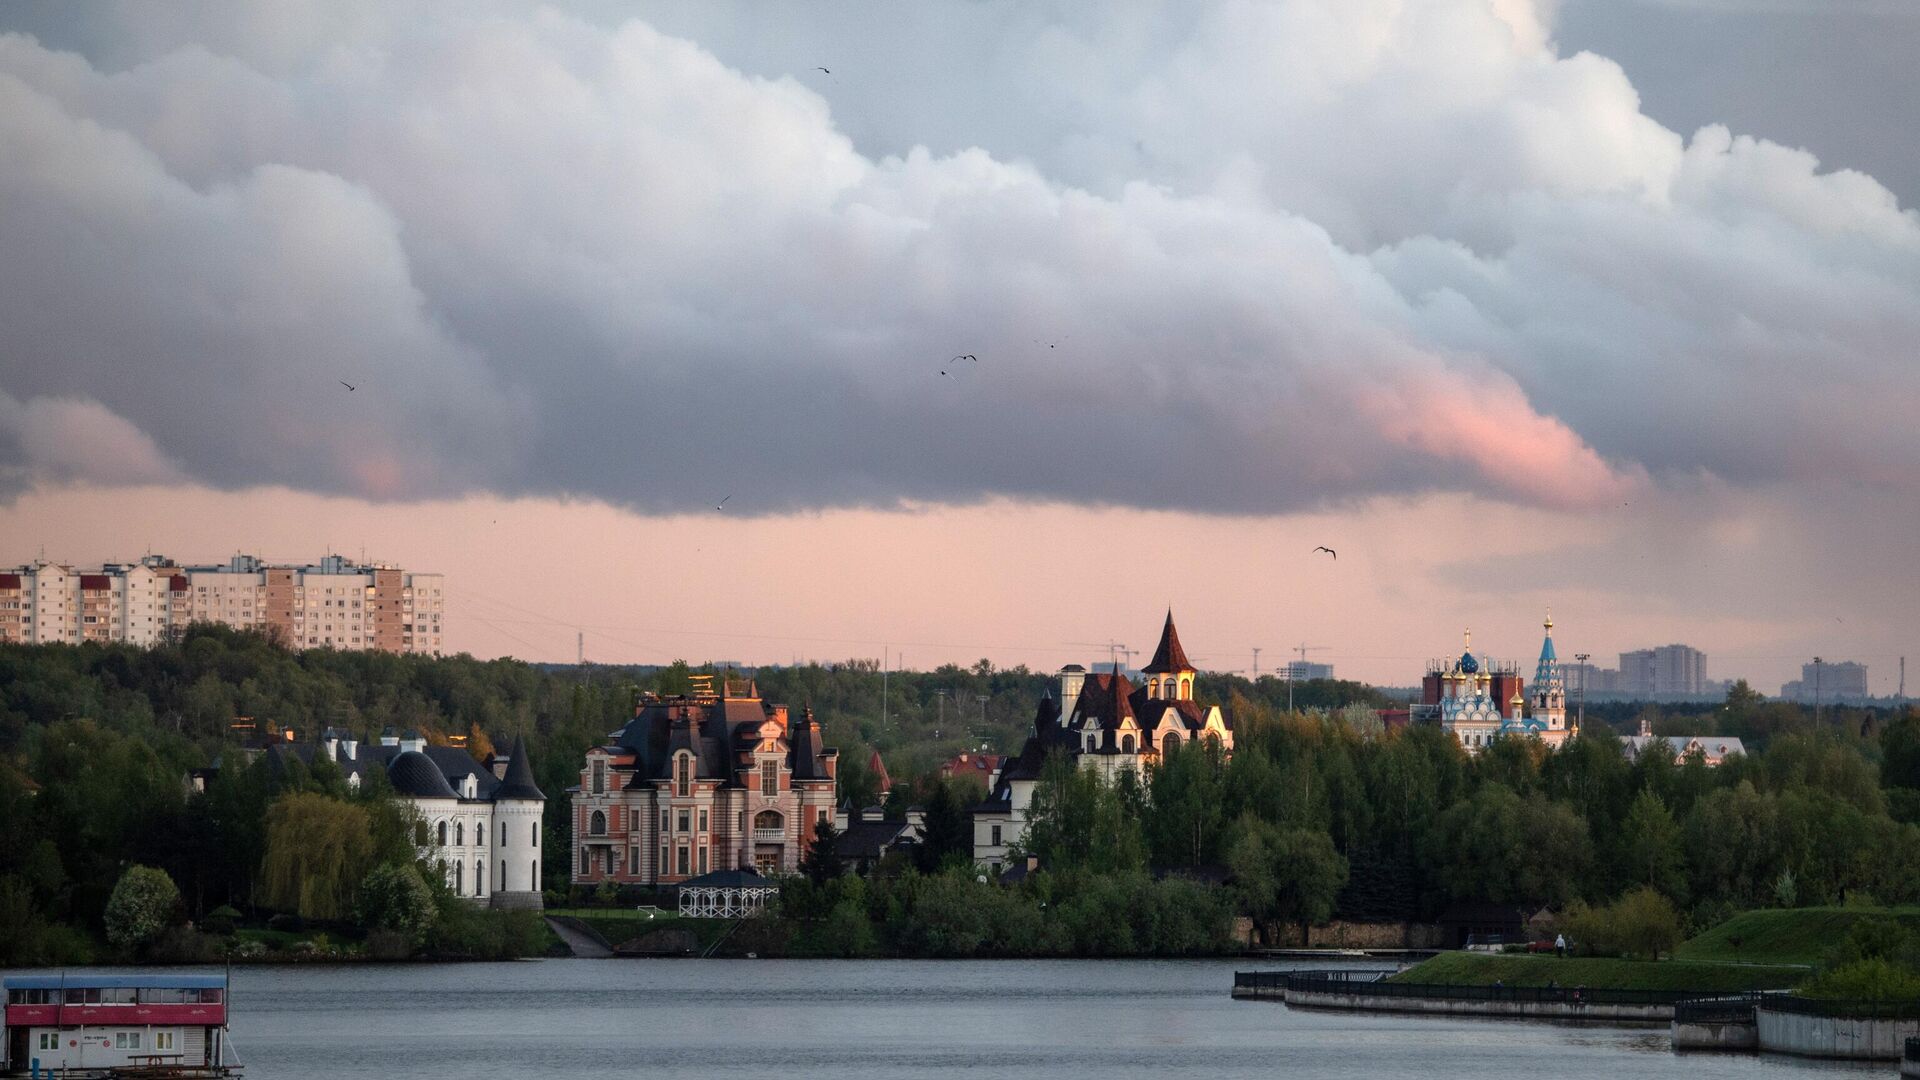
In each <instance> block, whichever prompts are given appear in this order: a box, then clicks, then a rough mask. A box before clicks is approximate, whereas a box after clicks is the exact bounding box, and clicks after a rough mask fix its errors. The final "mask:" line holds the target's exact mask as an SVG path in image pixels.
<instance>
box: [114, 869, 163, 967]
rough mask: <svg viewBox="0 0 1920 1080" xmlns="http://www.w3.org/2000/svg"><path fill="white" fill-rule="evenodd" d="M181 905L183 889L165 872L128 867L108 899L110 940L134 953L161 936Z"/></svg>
mask: <svg viewBox="0 0 1920 1080" xmlns="http://www.w3.org/2000/svg"><path fill="white" fill-rule="evenodd" d="M179 904H180V890H179V889H177V888H175V887H174V884H173V879H172V878H170V877H168V876H167V873H166V871H164V870H157V869H155V868H153V867H151V866H139V865H134V866H129V867H128V868H127V871H126V873H124V874H121V875H120V881H119V883H117V884H116V885H114V887H113V895H112V896H111V897H109V898H108V900H107V911H106V929H107V940H108V941H109V942H111V943H112V944H113V946H114V947H115V948H117V949H122V950H125V951H127V952H134V951H136V950H138V949H140V948H141V947H142V946H144V945H146V944H147V942H149V941H152V940H153V939H154V938H156V937H158V936H159V934H160V931H162V930H164V929H166V927H167V923H168V922H169V921H170V920H171V919H172V918H173V912H174V909H175V908H176V907H178V906H179Z"/></svg>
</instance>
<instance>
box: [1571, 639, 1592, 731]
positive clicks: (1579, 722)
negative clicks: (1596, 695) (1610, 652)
mask: <svg viewBox="0 0 1920 1080" xmlns="http://www.w3.org/2000/svg"><path fill="white" fill-rule="evenodd" d="M1592 657H1593V654H1592V653H1585V652H1577V653H1574V654H1573V658H1574V659H1575V660H1578V661H1580V704H1579V706H1578V710H1579V712H1578V715H1577V716H1576V718H1575V719H1574V721H1573V726H1574V729H1575V730H1577V731H1585V730H1586V729H1587V661H1588V660H1590V659H1592Z"/></svg>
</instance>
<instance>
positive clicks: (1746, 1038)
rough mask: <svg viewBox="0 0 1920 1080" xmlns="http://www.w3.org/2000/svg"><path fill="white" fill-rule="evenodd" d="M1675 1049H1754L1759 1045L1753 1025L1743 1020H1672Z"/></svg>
mask: <svg viewBox="0 0 1920 1080" xmlns="http://www.w3.org/2000/svg"><path fill="white" fill-rule="evenodd" d="M1672 1031H1673V1048H1674V1049H1675V1050H1754V1049H1758V1047H1759V1045H1760V1041H1759V1035H1758V1033H1757V1031H1756V1030H1755V1028H1754V1025H1753V1024H1752V1023H1750V1022H1748V1021H1744V1020H1733V1021H1726V1022H1723V1023H1682V1022H1680V1021H1678V1020H1675V1021H1674V1022H1673V1029H1672Z"/></svg>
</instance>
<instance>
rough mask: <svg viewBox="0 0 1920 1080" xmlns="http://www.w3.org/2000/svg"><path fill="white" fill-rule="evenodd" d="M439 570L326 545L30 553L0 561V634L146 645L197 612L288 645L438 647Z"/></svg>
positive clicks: (173, 635) (442, 609) (5, 638)
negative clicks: (56, 555) (21, 561)
mask: <svg viewBox="0 0 1920 1080" xmlns="http://www.w3.org/2000/svg"><path fill="white" fill-rule="evenodd" d="M445 593H446V579H445V577H444V576H443V575H441V574H429V573H419V572H413V571H408V570H404V569H401V568H399V567H392V566H362V565H358V564H356V563H353V562H351V561H349V560H347V559H346V558H344V557H342V556H339V555H329V556H327V557H326V558H324V559H322V560H320V562H318V563H316V564H312V565H307V566H287V565H275V566H269V565H267V564H266V563H264V562H262V561H261V560H260V559H258V558H256V557H254V556H251V555H236V556H234V557H233V558H232V559H231V560H229V561H228V562H227V563H226V564H224V565H218V566H182V565H177V564H175V563H174V562H173V561H172V560H170V559H168V558H166V557H164V556H159V555H149V556H147V557H146V558H144V559H142V560H140V562H138V563H129V564H119V563H109V564H107V565H105V566H101V567H99V568H97V569H83V570H75V569H74V568H72V567H70V566H64V565H60V564H57V563H49V562H44V561H42V562H38V563H34V564H33V565H31V566H23V567H19V568H17V569H15V570H12V571H8V572H5V573H0V642H29V643H52V642H64V643H67V644H79V643H81V642H85V641H95V642H126V643H130V644H135V645H152V644H156V643H158V642H161V641H168V640H176V639H178V638H179V636H180V634H181V633H182V632H183V631H185V630H186V628H187V627H188V626H189V625H191V624H193V623H196V622H211V623H220V624H222V625H226V626H232V627H235V628H237V629H242V630H255V631H260V632H263V633H269V634H273V635H275V636H276V637H278V638H279V639H280V640H282V641H284V642H286V643H287V644H288V645H289V646H291V647H293V648H297V649H377V650H380V651H383V652H396V653H438V652H440V650H441V646H442V642H443V641H444V640H445V632H444V630H443V626H444V623H443V620H444V619H445V616H446V595H445Z"/></svg>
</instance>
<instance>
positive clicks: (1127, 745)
mask: <svg viewBox="0 0 1920 1080" xmlns="http://www.w3.org/2000/svg"><path fill="white" fill-rule="evenodd" d="M1120 752H1121V753H1123V754H1131V753H1133V736H1131V735H1122V736H1120Z"/></svg>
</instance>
